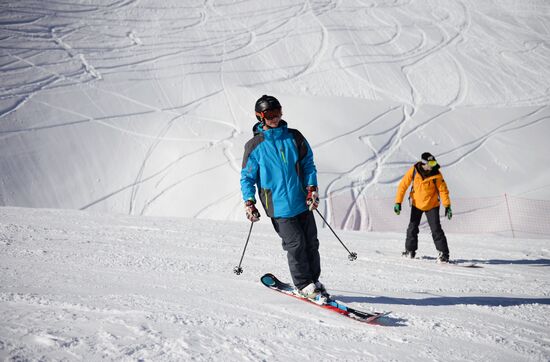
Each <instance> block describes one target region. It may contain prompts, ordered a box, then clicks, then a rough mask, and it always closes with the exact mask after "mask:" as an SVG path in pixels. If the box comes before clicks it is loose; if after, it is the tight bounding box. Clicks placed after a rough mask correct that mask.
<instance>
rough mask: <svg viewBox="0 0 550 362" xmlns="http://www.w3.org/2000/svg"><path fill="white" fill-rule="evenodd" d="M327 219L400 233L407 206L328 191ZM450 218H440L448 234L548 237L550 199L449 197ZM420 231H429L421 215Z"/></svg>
mask: <svg viewBox="0 0 550 362" xmlns="http://www.w3.org/2000/svg"><path fill="white" fill-rule="evenodd" d="M326 201H327V209H326V211H327V216H328V218H327V221H329V222H330V223H331V226H333V227H334V228H338V229H342V230H360V231H381V232H386V231H395V232H404V231H405V230H406V228H407V225H408V223H409V217H410V210H411V209H410V207H409V202H408V200H407V199H405V200H404V201H403V204H402V210H401V214H400V215H399V216H397V215H396V214H395V213H394V211H393V205H394V199H393V198H370V197H366V196H359V197H356V196H354V195H353V194H352V193H351V191H350V192H339V193H331V194H330V195H329V197H328V198H327V200H326ZM451 206H452V211H453V217H452V219H451V220H447V218H445V217H444V212H445V209H444V208H443V206H442V207H441V208H440V214H441V224H442V226H443V230H444V231H445V232H449V233H467V234H476V233H485V234H494V235H499V236H509V237H512V238H517V237H522V238H550V201H547V200H532V199H525V198H520V197H514V196H510V195H506V194H505V195H502V196H496V197H483V198H453V199H452V205H451ZM420 230H429V225H428V223H427V221H426V217H425V216H423V217H422V222H421V224H420Z"/></svg>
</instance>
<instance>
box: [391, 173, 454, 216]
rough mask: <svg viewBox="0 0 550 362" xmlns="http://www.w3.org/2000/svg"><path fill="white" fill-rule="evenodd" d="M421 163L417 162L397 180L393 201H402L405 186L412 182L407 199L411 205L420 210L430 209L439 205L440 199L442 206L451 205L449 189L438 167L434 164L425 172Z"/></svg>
mask: <svg viewBox="0 0 550 362" xmlns="http://www.w3.org/2000/svg"><path fill="white" fill-rule="evenodd" d="M421 165H422V164H421V163H420V162H418V163H416V164H415V165H414V166H412V167H411V168H410V169H409V170H408V171H407V173H405V176H403V178H402V179H401V182H399V186H397V194H396V195H395V202H396V203H399V204H401V203H402V202H403V198H404V197H405V194H406V193H407V188H408V187H409V185H410V184H411V183H412V184H413V187H412V188H411V193H410V195H409V200H410V201H411V204H412V206H414V207H416V208H417V209H420V210H422V211H428V210H431V209H433V208H434V207H438V206H439V204H440V200H441V202H442V203H443V206H444V207H448V206H451V199H450V198H449V190H448V189H447V184H446V183H445V180H444V179H443V175H442V174H441V172H439V167H437V166H436V168H434V169H433V170H432V171H429V172H428V173H427V174H426V171H424V170H423V169H422V168H421V167H422V166H421ZM415 169H416V172H415ZM413 177H414V180H413Z"/></svg>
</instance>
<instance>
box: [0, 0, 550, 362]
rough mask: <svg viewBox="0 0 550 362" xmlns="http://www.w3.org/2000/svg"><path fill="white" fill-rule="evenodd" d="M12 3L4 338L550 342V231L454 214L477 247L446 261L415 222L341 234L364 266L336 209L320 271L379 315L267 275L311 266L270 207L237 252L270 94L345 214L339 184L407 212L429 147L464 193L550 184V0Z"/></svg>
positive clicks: (85, 344) (2, 239) (89, 345)
mask: <svg viewBox="0 0 550 362" xmlns="http://www.w3.org/2000/svg"><path fill="white" fill-rule="evenodd" d="M0 9H1V12H0V39H1V47H0V77H1V84H2V85H1V86H0V268H1V271H2V272H1V273H0V359H3V360H13V361H20V360H21V361H23V360H85V361H88V360H99V359H106V360H155V361H156V360H173V361H181V360H222V359H223V360H230V361H241V360H253V361H257V360H266V361H288V360H298V359H302V360H366V361H373V360H379V361H390V360H397V361H418V360H422V361H440V360H441V361H454V360H456V361H463V360H476V361H479V360H481V361H548V360H550V333H549V331H550V312H549V309H550V308H549V305H550V274H549V273H548V270H549V269H547V268H549V267H550V240H549V239H548V237H546V238H542V239H528V238H524V237H523V236H520V237H516V238H515V239H512V238H507V237H503V236H497V235H488V234H475V235H471V234H470V235H468V234H454V233H448V239H449V247H450V251H451V258H452V259H454V260H456V261H457V262H459V263H464V264H466V263H475V264H476V266H477V267H476V268H463V267H460V266H451V265H447V266H445V265H438V264H436V263H435V262H434V259H435V256H436V252H435V248H434V246H433V242H432V241H431V237H430V235H429V233H427V232H426V231H425V230H423V232H422V233H421V237H420V249H419V254H420V257H421V258H420V259H418V260H405V259H403V258H401V257H400V252H401V251H402V250H403V243H404V231H405V230H404V228H403V231H402V232H398V233H395V232H387V233H372V232H371V233H366V232H352V231H341V230H337V232H338V235H339V236H340V237H341V238H342V240H343V241H344V242H345V243H346V245H347V246H348V247H349V248H350V249H351V250H353V251H355V252H357V253H358V255H359V258H358V260H356V261H354V262H351V261H349V260H348V259H347V252H346V251H345V250H344V248H342V246H341V245H340V244H339V242H338V241H337V240H336V238H335V236H334V235H333V234H332V233H331V231H330V230H329V229H328V228H326V227H324V225H323V223H322V222H321V220H320V219H319V218H317V222H318V226H319V232H320V235H319V236H320V237H319V239H320V241H321V260H322V268H323V274H322V281H323V282H324V283H325V284H326V286H327V287H328V289H329V291H330V292H331V293H332V294H333V296H334V297H336V299H338V300H340V301H342V302H343V303H347V304H349V305H350V306H352V307H354V308H357V309H363V310H367V311H373V310H375V311H391V314H390V315H389V316H388V317H387V318H385V319H384V320H382V321H381V325H378V326H374V325H365V324H361V323H359V322H355V321H352V320H349V319H346V318H344V317H342V316H339V315H337V314H335V313H332V312H329V311H325V310H322V309H320V308H316V307H314V306H311V305H308V304H306V303H303V302H301V301H299V300H296V299H293V298H288V297H286V296H283V295H280V294H277V293H274V292H273V291H271V290H269V289H267V288H265V287H264V286H262V285H261V284H260V283H259V277H260V276H261V275H262V274H264V273H266V272H272V273H274V274H276V275H277V276H279V277H280V278H281V279H283V280H286V281H289V279H290V277H289V275H288V268H287V265H286V257H285V255H284V252H283V250H282V248H281V241H280V239H279V238H278V236H277V235H276V233H275V232H274V231H273V228H272V226H271V225H270V223H269V220H268V219H267V218H266V217H265V215H264V216H263V217H262V220H261V221H260V222H259V223H257V224H254V227H253V230H252V236H251V239H250V243H249V245H248V249H247V251H246V254H245V256H244V260H243V268H244V273H243V274H242V275H240V276H237V275H235V274H233V273H232V270H233V268H234V267H235V266H236V265H237V263H238V261H239V259H240V257H241V253H242V251H243V246H244V242H245V240H246V237H247V235H248V230H249V227H250V224H249V223H248V222H246V219H245V217H244V212H243V207H242V200H241V196H240V188H239V174H240V169H241V161H242V152H243V146H244V143H245V142H246V141H247V140H248V139H249V138H250V137H251V128H252V125H253V124H254V122H255V118H254V114H253V105H254V102H255V100H256V99H257V98H259V97H260V96H261V95H262V94H272V95H275V96H276V97H278V99H279V100H280V101H281V103H282V104H283V112H284V117H283V118H284V119H285V120H286V121H287V122H288V123H289V126H290V127H292V128H298V129H300V130H301V131H302V133H303V134H304V135H305V136H306V138H307V139H308V141H309V142H310V144H311V146H312V148H313V151H314V155H315V161H316V164H317V169H318V172H319V177H318V178H319V183H320V185H319V186H320V192H321V196H322V200H321V201H322V204H321V212H322V213H323V214H324V215H328V211H329V210H334V205H332V204H331V200H332V198H331V195H335V194H336V195H338V194H346V195H351V196H350V197H351V201H350V202H351V203H360V202H364V199H363V198H371V199H373V200H374V199H376V200H377V201H378V202H377V203H376V202H372V203H370V205H381V206H380V208H383V209H384V212H389V213H391V209H392V201H391V199H388V201H387V205H385V204H383V203H382V202H381V200H384V199H385V198H391V197H392V196H393V195H394V193H395V188H396V186H397V183H398V182H399V179H400V177H401V176H402V175H403V174H404V172H405V171H406V170H407V168H408V167H410V165H411V164H412V163H414V162H415V161H416V160H418V158H419V156H420V154H421V153H422V152H424V151H429V152H431V153H433V154H434V155H436V157H437V159H438V161H439V162H440V164H441V165H442V167H443V168H442V170H443V173H444V176H445V180H446V182H447V184H448V186H449V189H450V192H451V199H452V200H460V199H463V200H469V201H468V202H470V205H476V206H477V205H479V207H480V208H484V207H485V206H486V203H489V201H488V200H492V198H497V197H501V196H502V195H504V194H507V195H511V196H513V197H518V198H528V199H536V200H550V181H549V180H550V168H548V167H546V165H548V164H550V144H549V143H548V136H549V135H550V106H549V105H550V87H549V84H550V66H549V65H550V28H549V25H548V24H550V4H549V3H548V1H546V0H529V1H488V0H482V1H474V0H442V1H401V0H395V1H394V0H392V1H386V0H350V1H338V0H309V1H295V0H281V1H276V2H267V1H254V0H240V1H221V0H196V1H195V0H190V1H177V0H155V1H153V0H94V1H70V0H69V1H54V0H46V1H42V0H19V1H12V2H10V1H3V2H0ZM472 200H473V201H472ZM464 203H466V202H464ZM541 210H542V208H535V209H533V210H531V209H529V210H527V211H526V213H527V214H528V213H539V214H540V213H541ZM485 211H487V210H485ZM260 212H262V214H263V210H260ZM499 215H500V214H499ZM542 215H545V213H544V212H542ZM333 216H334V215H333ZM392 216H393V215H392ZM336 219H338V220H340V219H341V215H337V217H336ZM455 219H457V220H456V221H455ZM455 219H453V220H451V221H448V223H453V222H457V223H460V222H461V221H460V213H459V214H457V215H455ZM394 220H399V221H397V222H398V223H404V224H406V216H405V215H401V216H400V217H397V216H395V218H394ZM484 220H485V219H484V218H482V219H481V220H476V221H477V222H484ZM493 221H494V220H492V221H491V222H493ZM444 223H447V221H444ZM444 228H445V224H444ZM390 229H392V230H395V229H396V228H395V225H393V228H390Z"/></svg>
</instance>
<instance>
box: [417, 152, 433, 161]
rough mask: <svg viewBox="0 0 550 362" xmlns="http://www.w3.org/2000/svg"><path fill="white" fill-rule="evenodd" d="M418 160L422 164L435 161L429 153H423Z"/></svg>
mask: <svg viewBox="0 0 550 362" xmlns="http://www.w3.org/2000/svg"><path fill="white" fill-rule="evenodd" d="M420 159H421V161H422V163H424V164H426V163H428V161H435V157H434V156H433V155H432V154H431V153H429V152H424V153H423V154H422V156H421V157H420Z"/></svg>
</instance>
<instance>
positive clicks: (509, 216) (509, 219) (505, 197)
mask: <svg viewBox="0 0 550 362" xmlns="http://www.w3.org/2000/svg"><path fill="white" fill-rule="evenodd" d="M504 200H506V210H507V211H508V221H509V222H510V230H512V239H515V238H516V235H515V233H514V224H512V215H511V214H510V204H509V203H508V195H506V193H504Z"/></svg>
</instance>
